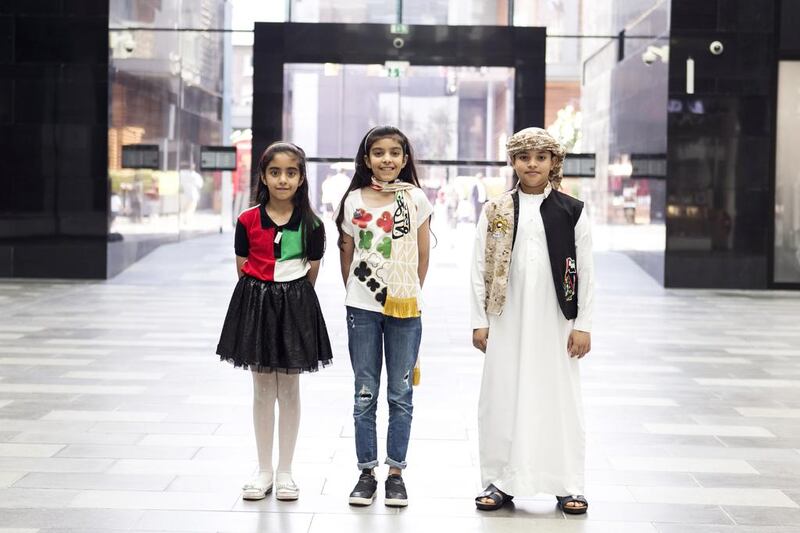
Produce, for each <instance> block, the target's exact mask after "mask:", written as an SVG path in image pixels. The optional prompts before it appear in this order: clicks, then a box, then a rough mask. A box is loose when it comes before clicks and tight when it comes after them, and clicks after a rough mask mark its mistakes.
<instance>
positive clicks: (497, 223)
mask: <svg viewBox="0 0 800 533" xmlns="http://www.w3.org/2000/svg"><path fill="white" fill-rule="evenodd" d="M509 229H511V224H510V223H509V222H508V219H507V218H506V217H504V216H502V215H497V216H495V217H494V218H493V219H492V222H491V223H490V224H489V231H490V233H491V235H492V237H494V238H495V239H500V238H501V237H503V235H506V234H507V233H508V230H509Z"/></svg>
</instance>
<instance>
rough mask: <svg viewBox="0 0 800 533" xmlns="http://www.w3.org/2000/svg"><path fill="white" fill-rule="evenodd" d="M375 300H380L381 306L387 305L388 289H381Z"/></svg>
mask: <svg viewBox="0 0 800 533" xmlns="http://www.w3.org/2000/svg"><path fill="white" fill-rule="evenodd" d="M375 299H376V300H378V301H379V302H380V303H381V305H386V287H384V288H383V289H381V290H380V292H378V293H377V294H376V295H375Z"/></svg>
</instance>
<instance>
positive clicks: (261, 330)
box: [217, 276, 333, 374]
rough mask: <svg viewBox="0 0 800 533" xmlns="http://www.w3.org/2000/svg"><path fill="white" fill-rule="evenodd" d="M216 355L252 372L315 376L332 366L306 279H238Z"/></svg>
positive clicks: (328, 345)
mask: <svg viewBox="0 0 800 533" xmlns="http://www.w3.org/2000/svg"><path fill="white" fill-rule="evenodd" d="M217 354H218V355H219V356H220V360H222V361H228V362H229V363H232V364H233V365H234V366H236V367H241V368H244V369H247V370H252V371H254V372H286V373H290V374H295V373H300V372H316V371H317V370H318V369H319V367H320V366H327V365H329V364H331V359H332V357H333V356H332V353H331V343H330V339H329V338H328V330H327V329H326V328H325V319H324V318H323V317H322V310H321V309H320V306H319V300H318V299H317V293H316V292H314V287H312V285H311V283H310V282H309V281H308V279H306V278H300V279H297V280H294V281H261V280H260V279H256V278H253V277H250V276H243V277H242V278H241V279H239V283H237V284H236V288H235V289H234V291H233V296H232V297H231V303H230V306H229V307H228V314H227V316H226V317H225V323H224V324H223V326H222V334H221V335H220V339H219V344H218V345H217Z"/></svg>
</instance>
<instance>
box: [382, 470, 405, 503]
mask: <svg viewBox="0 0 800 533" xmlns="http://www.w3.org/2000/svg"><path fill="white" fill-rule="evenodd" d="M384 490H385V491H386V497H385V503H386V506H387V507H405V506H407V505H408V494H407V493H406V484H405V483H403V477H402V476H400V475H399V474H391V475H390V476H389V477H387V478H386V485H385V489H384Z"/></svg>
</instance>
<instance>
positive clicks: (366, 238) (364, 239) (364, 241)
mask: <svg viewBox="0 0 800 533" xmlns="http://www.w3.org/2000/svg"><path fill="white" fill-rule="evenodd" d="M372 237H373V233H372V232H371V231H369V230H363V229H362V230H360V231H359V232H358V247H359V248H361V249H364V250H369V249H370V248H372Z"/></svg>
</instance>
